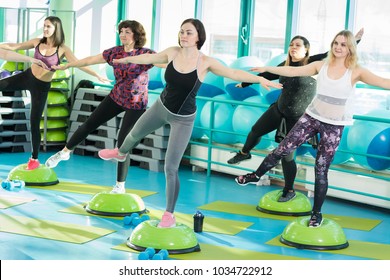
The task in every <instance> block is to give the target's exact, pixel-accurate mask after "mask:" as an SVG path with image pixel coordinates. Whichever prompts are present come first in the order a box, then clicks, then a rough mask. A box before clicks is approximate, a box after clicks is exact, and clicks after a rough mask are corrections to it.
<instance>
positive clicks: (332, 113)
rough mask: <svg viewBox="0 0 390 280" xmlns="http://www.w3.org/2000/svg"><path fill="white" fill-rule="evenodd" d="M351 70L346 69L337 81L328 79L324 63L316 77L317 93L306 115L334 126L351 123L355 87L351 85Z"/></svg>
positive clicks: (326, 67)
mask: <svg viewBox="0 0 390 280" xmlns="http://www.w3.org/2000/svg"><path fill="white" fill-rule="evenodd" d="M351 76H352V70H350V69H348V70H347V71H345V73H344V75H343V76H342V77H341V78H340V79H337V80H332V79H330V78H329V77H328V63H324V65H323V66H322V67H321V70H320V72H319V73H318V76H317V92H316V95H315V96H314V98H313V100H312V102H311V103H310V104H309V106H308V107H307V109H306V113H307V114H309V115H310V116H312V117H313V118H316V119H318V120H319V121H322V122H325V123H329V124H334V125H351V124H352V123H353V119H352V117H353V114H352V107H353V104H352V97H353V96H354V93H355V85H352V84H351Z"/></svg>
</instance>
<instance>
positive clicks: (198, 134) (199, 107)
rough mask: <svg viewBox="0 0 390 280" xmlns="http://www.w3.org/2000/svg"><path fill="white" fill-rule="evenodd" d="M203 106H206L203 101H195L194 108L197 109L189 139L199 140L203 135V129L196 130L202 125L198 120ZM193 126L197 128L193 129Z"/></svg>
mask: <svg viewBox="0 0 390 280" xmlns="http://www.w3.org/2000/svg"><path fill="white" fill-rule="evenodd" d="M205 104H206V101H205V100H199V99H197V100H196V107H197V109H196V117H195V122H194V129H193V130H192V134H191V139H200V138H202V137H203V136H204V135H205V131H204V129H201V128H198V127H200V126H202V124H201V122H200V118H201V113H202V110H203V107H204V105H205ZM195 126H197V127H195Z"/></svg>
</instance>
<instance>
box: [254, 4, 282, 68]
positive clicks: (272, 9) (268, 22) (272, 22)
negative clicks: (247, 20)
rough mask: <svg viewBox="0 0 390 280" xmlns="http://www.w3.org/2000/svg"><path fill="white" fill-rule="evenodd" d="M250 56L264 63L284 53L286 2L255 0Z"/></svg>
mask: <svg viewBox="0 0 390 280" xmlns="http://www.w3.org/2000/svg"><path fill="white" fill-rule="evenodd" d="M254 17H255V20H254V26H253V37H252V40H251V51H250V55H253V56H256V57H258V58H259V59H260V61H262V62H263V63H266V62H267V61H269V60H270V59H271V58H273V57H275V56H277V55H279V54H282V53H284V41H285V32H286V31H285V28H286V17H287V0H256V2H255V13H254Z"/></svg>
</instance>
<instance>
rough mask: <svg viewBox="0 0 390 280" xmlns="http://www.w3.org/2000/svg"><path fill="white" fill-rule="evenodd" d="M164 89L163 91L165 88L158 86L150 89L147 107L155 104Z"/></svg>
mask: <svg viewBox="0 0 390 280" xmlns="http://www.w3.org/2000/svg"><path fill="white" fill-rule="evenodd" d="M162 91H163V88H156V89H152V90H149V91H148V105H147V108H149V107H151V106H152V105H153V104H154V102H156V100H157V99H158V98H160V94H161V92H162Z"/></svg>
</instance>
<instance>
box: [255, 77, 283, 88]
mask: <svg viewBox="0 0 390 280" xmlns="http://www.w3.org/2000/svg"><path fill="white" fill-rule="evenodd" d="M259 83H260V85H261V86H262V87H264V88H265V89H267V90H270V87H272V88H276V89H281V88H283V85H282V84H280V83H275V82H272V81H270V80H267V79H265V78H263V77H260V82H259Z"/></svg>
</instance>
